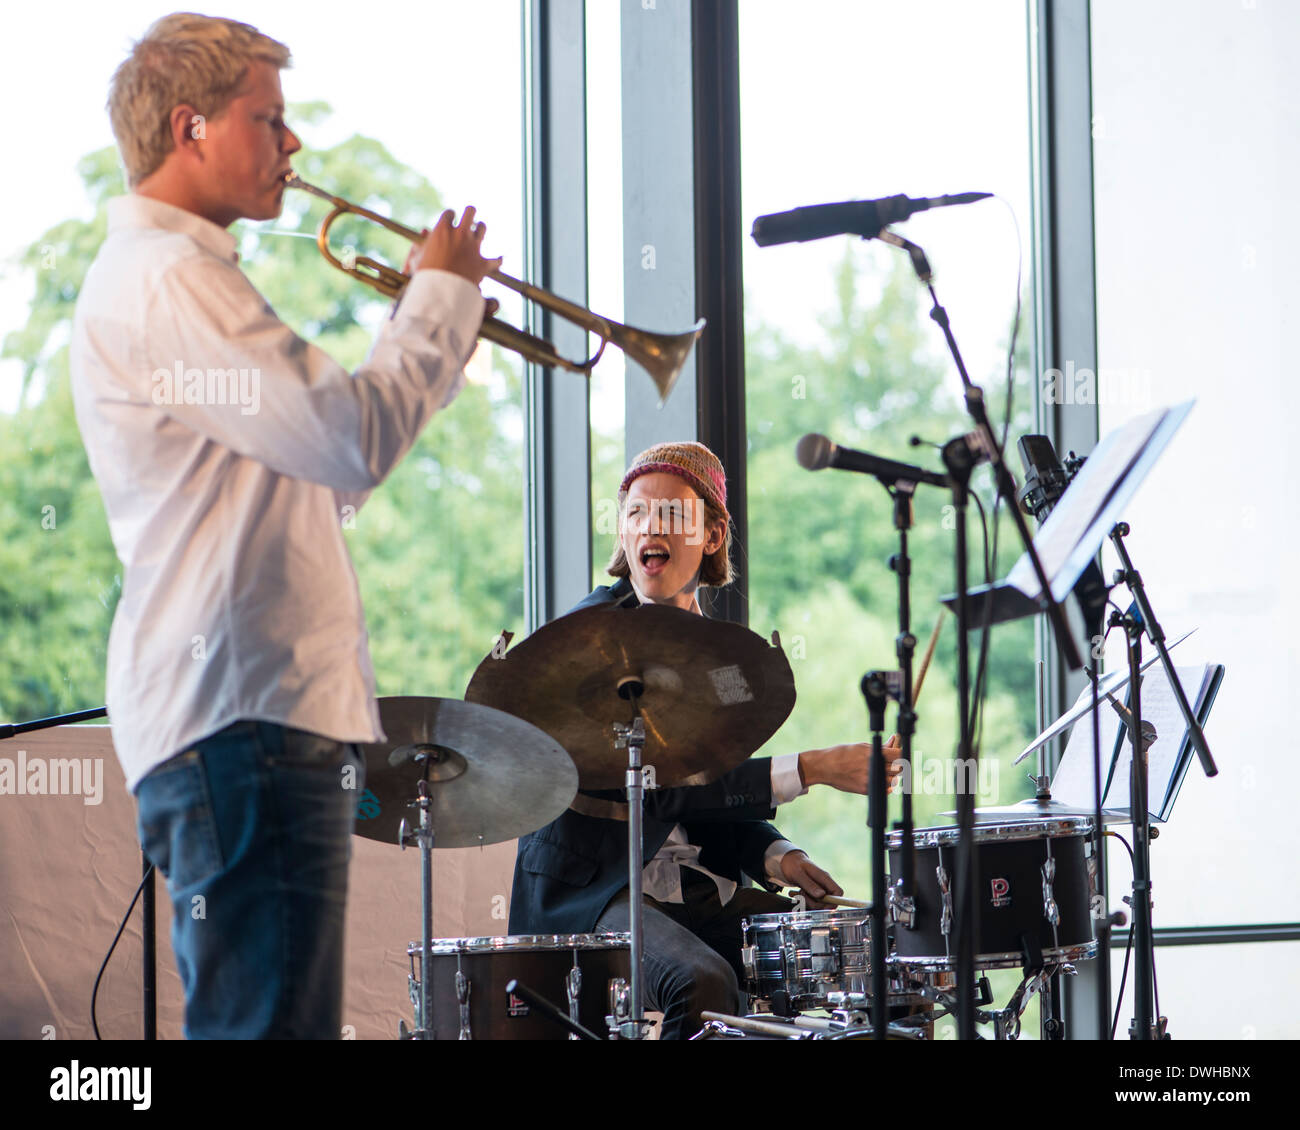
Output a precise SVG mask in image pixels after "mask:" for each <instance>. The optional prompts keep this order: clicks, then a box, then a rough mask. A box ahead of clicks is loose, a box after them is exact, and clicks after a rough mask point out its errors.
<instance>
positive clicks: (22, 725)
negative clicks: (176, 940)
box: [0, 706, 158, 1040]
mask: <svg viewBox="0 0 1300 1130" xmlns="http://www.w3.org/2000/svg"><path fill="white" fill-rule="evenodd" d="M107 717H108V709H107V708H106V707H103V706H97V707H95V708H93V709H91V710H75V711H73V712H72V713H71V714H56V715H53V716H52V717H49V718H37V719H36V720H35V721H32V722H13V723H6V724H5V725H0V741H4V740H5V739H6V738H14V737H17V736H18V735H19V734H29V733H31V732H32V731H33V730H47V729H51V728H52V727H54V726H70V725H72V724H73V723H75V722H92V721H94V720H95V719H96V718H107ZM153 869H154V867H153V864H152V863H151V862H150V861H149V857H148V856H147V855H145V853H144V847H143V846H141V848H140V878H141V881H142V882H144V897H143V898H142V900H141V903H140V916H141V922H140V931H141V937H140V940H141V943H142V945H141V950H142V952H141V955H140V962H141V969H140V972H141V982H140V1012H141V1016H142V1018H143V1027H144V1039H146V1040H156V1039H157V1038H158V956H157V939H156V937H155V932H154V931H155V922H156V920H157V904H156V891H155V882H156V880H155V879H154V877H153V874H152V872H153Z"/></svg>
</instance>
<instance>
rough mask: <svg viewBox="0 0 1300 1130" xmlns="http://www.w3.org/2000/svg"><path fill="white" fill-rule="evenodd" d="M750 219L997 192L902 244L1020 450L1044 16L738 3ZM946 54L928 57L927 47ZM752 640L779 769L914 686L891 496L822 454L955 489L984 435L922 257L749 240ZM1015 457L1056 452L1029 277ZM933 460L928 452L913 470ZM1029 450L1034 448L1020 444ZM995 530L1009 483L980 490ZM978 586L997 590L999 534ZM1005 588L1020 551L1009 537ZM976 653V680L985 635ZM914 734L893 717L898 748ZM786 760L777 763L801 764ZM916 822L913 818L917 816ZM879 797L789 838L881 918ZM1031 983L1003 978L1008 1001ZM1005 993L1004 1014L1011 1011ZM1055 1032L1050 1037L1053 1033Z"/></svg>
mask: <svg viewBox="0 0 1300 1130" xmlns="http://www.w3.org/2000/svg"><path fill="white" fill-rule="evenodd" d="M740 35H741V56H740V73H741V120H742V131H743V133H742V157H743V214H744V217H745V223H746V225H748V224H749V223H750V222H751V221H752V220H753V218H754V217H755V216H758V215H761V214H764V213H768V212H774V211H779V210H782V209H786V208H792V207H797V206H800V205H805V204H813V203H820V202H829V201H837V200H847V199H854V198H859V199H866V198H872V197H879V196H888V195H892V194H895V193H906V194H907V195H910V196H935V195H939V194H941V193H950V192H963V191H988V192H994V193H997V194H998V196H999V197H1001V198H1002V199H1001V200H1000V201H985V202H983V203H981V204H979V205H976V206H973V207H965V208H953V209H950V210H947V211H932V212H929V213H926V214H924V215H923V216H919V217H917V218H916V219H914V220H913V221H911V222H910V223H908V224H906V225H904V226H902V227H900V229H899V230H900V234H906V235H907V236H908V237H910V238H911V239H913V240H915V241H916V242H918V243H919V244H921V245H922V246H923V247H924V248H925V250H926V251H927V252H928V254H929V258H930V260H931V263H932V265H933V267H934V269H935V272H936V280H935V286H936V290H937V293H938V295H939V298H940V300H941V301H942V302H943V303H944V305H945V306H946V307H947V309H948V311H949V314H950V316H951V319H952V324H953V328H954V332H955V334H956V337H957V340H958V343H959V345H960V346H961V348H962V351H963V354H964V357H965V360H966V364H967V367H968V369H969V371H970V373H971V376H972V379H973V380H974V381H975V382H976V383H977V384H979V385H981V386H982V387H983V388H984V389H985V392H986V393H987V394H988V401H989V406H990V413H991V415H992V416H993V417H994V418H995V419H996V420H997V421H998V427H999V431H1000V430H1001V426H1002V413H1003V407H1004V404H1005V401H1006V382H1007V353H1008V349H1009V347H1010V344H1011V334H1012V324H1013V316H1014V312H1015V308H1016V283H1017V263H1018V260H1017V256H1018V254H1019V255H1020V256H1021V257H1022V258H1023V259H1024V260H1025V261H1026V263H1027V262H1028V258H1029V248H1028V246H1027V245H1026V246H1024V247H1021V248H1018V247H1017V233H1016V224H1017V223H1018V224H1019V225H1020V229H1021V231H1022V233H1024V235H1025V237H1026V238H1028V232H1029V188H1030V177H1029V127H1028V97H1027V91H1028V54H1027V40H1026V26H1025V10H1024V5H1022V4H1018V3H1003V4H981V5H970V4H961V3H948V2H931V3H917V4H906V5H899V4H886V3H868V4H864V3H860V2H853V3H848V2H845V3H829V2H828V3H821V4H818V5H816V6H815V7H814V8H810V9H808V10H807V11H806V12H805V13H803V14H802V15H801V17H800V18H798V19H792V18H791V10H790V8H789V6H788V5H785V4H781V3H777V2H775V0H745V3H743V4H741V5H740ZM922 43H923V44H924V45H925V46H924V51H920V50H918V49H917V45H919V44H922ZM744 254H745V258H744V271H745V330H746V361H745V363H746V387H745V394H746V398H747V406H746V411H747V417H748V419H747V424H748V444H749V466H748V474H749V540H748V545H747V546H746V550H747V552H748V555H749V567H750V571H751V572H750V593H749V597H750V624H751V627H753V628H754V630H756V631H758V632H760V633H766V632H769V631H770V630H771V629H773V628H776V629H779V631H780V633H781V639H782V643H783V644H784V646H785V648H786V650H787V653H788V654H789V655H790V658H791V662H792V665H793V667H794V671H795V677H796V680H797V686H798V693H799V701H798V703H797V705H796V707H795V711H794V715H793V717H792V718H791V720H790V721H789V722H788V723H787V724H786V726H785V727H784V728H783V729H782V731H781V733H780V734H779V735H778V738H777V740H776V741H774V742H773V743H771V745H770V747H769V749H768V750H766V751H765V752H769V753H776V752H787V751H794V750H799V749H812V748H816V747H820V746H825V745H828V744H831V743H835V742H845V741H851V740H865V739H866V738H867V737H868V731H867V718H866V710H865V707H864V703H863V700H862V696H861V694H860V692H859V690H858V683H859V679H860V678H861V676H862V674H863V673H864V672H865V671H866V670H868V669H871V668H893V667H896V666H897V661H896V659H895V650H894V637H895V634H896V632H897V625H898V620H897V607H898V602H897V591H898V590H897V578H896V576H895V575H894V573H892V572H891V571H890V569H889V567H888V564H887V561H888V558H889V557H890V555H891V554H893V553H894V552H895V551H896V549H897V536H896V533H895V531H894V528H893V522H892V504H891V502H890V500H889V498H888V496H887V495H886V494H885V492H884V490H883V488H882V487H881V486H879V484H877V483H876V481H875V480H874V479H868V478H866V477H864V476H857V475H847V474H840V473H837V472H835V471H827V472H825V473H822V474H818V475H813V474H810V473H808V472H806V471H803V470H801V469H800V468H799V466H798V464H797V463H796V461H795V444H796V442H797V441H798V439H799V437H800V436H801V435H803V434H804V433H807V432H820V433H824V434H826V435H829V436H830V437H831V438H832V439H833V440H835V441H836V442H837V443H840V444H843V445H847V446H851V447H857V448H862V449H865V450H868V451H871V452H874V453H877V454H880V455H884V456H888V457H892V458H896V459H903V460H906V461H908V462H917V463H921V464H923V465H926V466H929V467H932V468H935V469H937V470H942V465H941V463H940V461H939V458H938V452H937V451H936V450H935V449H934V448H933V447H932V446H929V445H931V444H942V443H943V442H944V441H946V440H948V439H949V438H951V437H953V436H954V435H958V434H961V433H963V432H965V431H968V430H970V428H971V423H970V421H969V418H968V417H966V416H965V414H964V410H963V408H962V404H961V384H960V380H959V377H958V375H957V373H956V371H955V369H954V366H953V363H952V361H951V359H950V357H949V355H948V353H947V351H946V347H945V344H944V340H943V337H942V335H941V333H940V332H939V330H938V328H937V327H936V326H935V325H934V324H933V323H932V322H931V321H930V320H929V318H928V316H927V315H928V312H929V308H930V303H929V301H928V298H927V296H926V295H925V292H924V290H923V288H922V287H921V286H920V284H919V283H918V281H917V279H916V277H915V275H914V274H913V273H912V270H911V267H910V265H909V262H908V259H907V257H906V256H905V255H904V254H903V253H902V252H901V251H897V250H895V249H892V248H889V247H887V246H885V245H882V244H879V243H870V244H864V243H861V242H858V241H852V240H850V239H849V237H842V238H837V239H828V240H823V241H820V242H816V243H807V244H794V245H789V246H783V247H774V248H768V249H760V248H758V247H756V246H755V245H754V244H753V243H752V242H751V241H749V240H748V239H747V240H746V241H745V253H744ZM1021 289H1022V293H1023V294H1024V295H1025V302H1026V306H1025V309H1024V310H1023V311H1022V312H1021V318H1020V335H1019V340H1018V348H1017V358H1016V372H1017V381H1016V386H1015V399H1014V407H1013V415H1012V423H1011V436H1012V437H1013V438H1014V437H1015V436H1018V435H1019V434H1021V433H1022V432H1025V431H1029V430H1032V420H1033V409H1034V404H1033V392H1032V386H1031V382H1030V381H1029V379H1028V373H1029V368H1030V366H1029V343H1030V339H1031V337H1032V333H1031V330H1030V327H1031V326H1032V311H1031V310H1030V309H1029V307H1028V300H1029V294H1030V287H1029V279H1028V276H1027V273H1026V275H1025V277H1024V278H1022V279H1021ZM914 435H915V436H918V437H920V439H921V440H922V441H923V442H922V445H921V446H912V445H911V442H910V441H911V437H912V436H914ZM1013 450H1014V445H1013ZM975 482H976V486H977V490H978V493H979V494H980V495H981V497H982V499H983V500H984V504H985V507H986V509H990V501H991V498H992V491H991V481H990V479H989V477H988V472H987V469H985V470H983V471H981V472H980V473H979V474H978V475H977V476H976V480H975ZM950 504H951V498H950V497H948V496H947V495H945V494H943V493H940V492H937V491H934V490H933V489H931V488H922V490H921V493H920V494H918V496H917V498H916V506H915V527H914V529H913V531H912V536H911V547H910V548H911V554H912V557H913V576H912V601H913V623H912V631H913V633H914V634H915V635H916V636H917V637H918V640H919V647H918V653H917V659H918V663H919V660H920V655H921V653H922V652H923V651H924V649H925V645H926V642H927V639H928V637H929V635H930V633H931V630H932V629H933V627H934V624H935V622H936V619H937V618H938V613H939V604H938V598H939V596H940V595H942V594H944V593H948V592H951V591H952V589H953V587H954V586H953V580H954V560H953V559H954V548H955V547H954V532H953V521H952V518H953V511H952V508H951V505H950ZM970 518H971V526H970V534H971V542H972V547H973V548H972V553H971V568H972V577H973V579H975V580H978V579H982V576H983V565H982V563H981V552H980V548H981V545H982V542H981V535H980V524H979V517H978V512H977V511H976V510H975V509H974V508H973V507H972V509H971V511H970ZM999 536H1000V540H999V544H998V550H999V565H1000V568H1001V570H1002V571H1005V569H1006V568H1007V566H1008V565H1009V564H1010V563H1011V562H1012V561H1013V560H1014V559H1015V557H1016V556H1017V555H1018V553H1019V549H1020V547H1019V546H1018V544H1017V543H1016V541H1015V533H1014V530H1013V529H1012V528H1011V526H1010V523H1009V522H1008V521H1006V520H1005V518H1004V520H1003V521H1002V522H1001V523H1000V524H999ZM1033 639H1034V638H1033V630H1032V626H1031V625H1030V624H1029V623H1028V622H1022V623H1018V624H1010V625H1004V626H1001V627H998V628H996V629H994V631H993V634H992V650H991V655H990V660H989V676H988V684H989V692H988V699H987V704H986V709H985V721H984V728H983V743H982V757H983V759H984V763H985V764H984V771H983V776H982V780H981V782H980V793H979V797H978V803H980V804H998V803H1009V802H1011V801H1014V800H1017V799H1020V798H1021V797H1024V796H1027V795H1030V791H1031V787H1030V785H1029V782H1028V780H1027V779H1026V776H1025V774H1024V772H1023V771H1022V770H1020V769H1013V768H1012V766H1011V759H1012V757H1013V756H1014V755H1015V754H1016V753H1017V752H1018V750H1019V749H1020V748H1022V747H1023V745H1024V744H1025V742H1026V741H1027V739H1028V738H1029V737H1031V736H1032V734H1033V728H1034V723H1035V714H1034V694H1033V678H1034V675H1033V672H1034V642H1033ZM955 640H956V632H955V624H954V622H953V620H952V618H951V617H948V622H947V624H946V625H945V627H944V628H943V634H942V635H941V637H940V644H939V648H938V651H937V653H936V658H935V661H934V666H933V667H932V668H931V670H930V672H929V674H928V676H927V678H926V681H925V684H924V690H923V694H922V697H921V700H920V703H919V711H918V712H919V715H920V723H919V731H918V734H917V738H916V745H915V749H916V754H915V758H916V760H915V767H916V772H915V773H914V778H913V793H914V805H915V808H914V815H915V820H916V822H917V824H918V825H919V826H924V825H937V824H949V823H952V818H951V817H947V816H944V815H943V813H944V812H945V811H949V810H951V809H952V808H953V807H954V799H953V773H952V762H953V758H954V757H955V755H956V741H957V708H956V689H955V650H954V644H955ZM973 642H974V643H975V645H976V646H975V647H974V648H973V649H972V661H974V658H975V655H976V651H977V645H978V635H976V636H975V638H974V641H973ZM893 717H894V713H893V711H892V710H891V712H890V722H891V724H892V721H893ZM778 746H779V748H777V747H778ZM899 805H900V801H899V798H897V797H896V798H894V800H893V801H892V802H891V818H892V819H897V818H898V817H900V816H901V809H900V807H899ZM865 811H866V802H865V799H863V798H857V797H852V796H847V795H844V794H840V793H833V792H831V791H830V790H827V789H820V788H819V789H814V790H813V791H812V792H811V793H809V794H808V795H807V796H805V797H803V798H801V799H799V800H798V801H795V802H794V803H793V804H790V805H788V806H786V807H783V808H782V809H781V810H780V812H779V813H778V817H777V822H778V824H779V825H780V827H781V829H782V830H783V831H784V832H785V833H786V834H787V835H788V836H789V837H790V838H791V839H792V840H794V841H796V842H797V843H798V844H799V845H800V846H802V847H804V848H806V849H807V850H808V851H809V853H810V854H811V855H812V857H813V858H814V859H815V860H817V861H818V862H819V863H821V864H822V865H823V866H824V867H826V868H827V870H829V871H830V873H831V874H832V875H834V876H835V877H836V878H837V880H838V881H839V882H840V884H841V885H842V886H843V887H844V888H845V889H846V890H847V891H848V892H849V893H850V894H855V895H858V896H859V897H867V896H868V892H869V888H870V853H869V851H868V833H867V829H866V827H865ZM1016 976H1017V975H1016V974H1008V975H1005V976H1003V975H997V976H995V978H994V980H995V985H994V988H995V993H996V995H997V997H998V999H999V1000H1004V999H1005V998H1006V996H1007V994H1008V993H1009V991H1010V987H1011V986H1012V985H1013V984H1014V980H1015V978H1016ZM1004 989H1005V991H1004ZM1035 1015H1036V1012H1035V1013H1031V1014H1030V1015H1029V1017H1028V1018H1027V1022H1026V1030H1027V1032H1032V1031H1033V1030H1034V1029H1035V1027H1036V1025H1035V1020H1034V1017H1035Z"/></svg>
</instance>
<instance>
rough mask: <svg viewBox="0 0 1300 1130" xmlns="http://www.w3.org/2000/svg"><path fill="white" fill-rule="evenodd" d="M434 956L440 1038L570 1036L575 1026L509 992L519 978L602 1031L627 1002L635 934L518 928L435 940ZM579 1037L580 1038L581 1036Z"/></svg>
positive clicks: (416, 951) (435, 1034) (415, 957)
mask: <svg viewBox="0 0 1300 1130" xmlns="http://www.w3.org/2000/svg"><path fill="white" fill-rule="evenodd" d="M406 952H407V955H408V956H409V957H410V959H411V973H410V976H409V978H408V988H409V991H410V997H411V1004H412V1005H413V1006H414V1009H415V1027H416V1030H417V1031H418V1030H419V1028H420V1026H421V1024H420V1021H421V1018H420V943H419V942H412V943H411V944H410V945H409V946H408V947H407V949H406ZM431 952H432V956H431V957H430V959H429V968H430V971H431V972H430V986H431V987H430V990H429V1010H430V1012H432V1014H433V1015H432V1017H430V1022H429V1028H430V1029H431V1032H430V1039H434V1040H567V1039H569V1038H570V1035H569V1033H568V1031H566V1030H565V1029H564V1028H563V1027H562V1026H561V1025H559V1024H556V1023H555V1022H554V1021H553V1020H549V1019H548V1018H547V1017H545V1016H542V1015H541V1014H539V1013H537V1012H535V1011H534V1010H532V1009H530V1008H529V1006H528V1005H526V1004H525V1003H524V1002H523V1001H521V1000H520V999H519V998H518V997H515V996H512V995H511V994H509V993H507V992H506V985H507V984H509V983H510V982H511V981H514V980H519V981H522V982H523V983H524V984H525V985H527V986H528V987H529V988H530V989H532V990H533V991H534V992H537V993H540V994H542V995H543V996H544V997H547V998H549V999H550V1000H551V1001H552V1002H553V1003H554V1004H555V1005H556V1006H557V1007H558V1008H560V1009H561V1010H562V1011H567V1012H568V1014H569V1017H570V1018H571V1019H573V1020H576V1021H578V1023H579V1024H581V1025H583V1027H585V1028H588V1029H590V1030H591V1031H592V1032H594V1033H596V1035H598V1036H603V1035H605V1034H606V1033H607V1032H608V1025H607V1024H606V1022H605V1017H606V1016H608V1015H610V1014H611V1013H612V1012H614V1013H616V1012H618V1011H620V1009H621V1008H622V1007H624V1005H625V1004H626V998H627V995H628V994H627V986H628V984H629V983H630V980H631V976H632V974H631V968H632V961H631V956H632V935H631V934H616V933H604V934H518V935H511V936H504V937H497V938H436V939H434V941H433V945H432V951H431ZM575 1038H576V1037H575Z"/></svg>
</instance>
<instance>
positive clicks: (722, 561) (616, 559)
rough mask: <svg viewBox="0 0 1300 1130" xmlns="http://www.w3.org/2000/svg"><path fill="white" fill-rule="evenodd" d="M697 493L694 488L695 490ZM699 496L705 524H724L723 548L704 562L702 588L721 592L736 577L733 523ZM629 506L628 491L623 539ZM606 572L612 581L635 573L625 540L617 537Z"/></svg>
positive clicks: (622, 498) (621, 500)
mask: <svg viewBox="0 0 1300 1130" xmlns="http://www.w3.org/2000/svg"><path fill="white" fill-rule="evenodd" d="M691 489H692V490H695V488H694V487H692V488H691ZM695 493H696V496H697V497H699V499H700V501H701V502H702V503H704V520H705V522H706V523H707V524H708V525H710V526H712V525H713V524H714V523H715V522H721V523H722V545H720V546H719V547H718V549H717V551H716V552H715V553H707V554H705V555H704V560H703V561H701V562H700V587H701V588H721V587H722V586H723V585H729V584H731V582H732V579H733V578H734V576H735V570H734V569H733V568H732V565H731V519H730V518H729V517H727V515H726V514H725V513H724V512H723V511H722V510H720V509H718V507H717V506H716V505H715V504H714V503H713V502H711V501H709V499H707V498H705V497H703V496H702V495H700V493H699V491H695ZM626 505H627V491H625V490H621V491H619V492H618V525H619V531H620V535H621V532H622V528H623V512H624V507H625V506H626ZM605 572H606V573H608V574H609V575H610V576H611V577H626V576H629V575H630V574H631V572H632V570H631V568H630V567H629V565H628V563H627V554H625V553H624V552H623V539H622V537H621V536H616V540H615V542H614V553H613V556H611V557H610V559H609V564H608V565H606V566H605Z"/></svg>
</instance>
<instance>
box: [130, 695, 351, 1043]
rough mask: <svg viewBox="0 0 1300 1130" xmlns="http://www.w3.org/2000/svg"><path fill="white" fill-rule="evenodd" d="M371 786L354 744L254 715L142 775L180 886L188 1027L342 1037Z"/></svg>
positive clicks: (247, 1034)
mask: <svg viewBox="0 0 1300 1130" xmlns="http://www.w3.org/2000/svg"><path fill="white" fill-rule="evenodd" d="M364 788H365V762H364V761H363V760H362V758H361V752H360V750H358V749H357V747H356V746H355V745H351V744H345V743H343V742H336V741H334V740H332V739H330V738H323V737H320V736H318V735H316V734H309V733H305V732H304V731H301V730H293V729H289V728H287V727H285V726H279V725H276V724H274V723H270V722H254V721H246V722H236V723H234V724H233V725H230V726H227V727H226V728H225V729H224V730H222V731H221V732H220V733H217V734H213V735H212V736H211V737H208V738H204V739H203V740H202V741H199V742H195V743H194V745H193V746H192V747H191V748H190V749H189V750H187V751H186V752H184V753H181V754H178V755H177V756H176V757H173V758H172V759H171V760H169V761H165V762H163V763H162V764H161V765H159V766H158V767H157V768H156V769H154V770H153V771H152V772H151V773H149V774H148V775H147V776H146V777H145V778H144V780H142V781H141V782H140V784H139V786H138V788H137V789H136V799H137V802H138V820H139V834H140V842H141V844H142V845H143V846H144V850H145V851H146V853H148V856H149V858H150V859H151V860H152V861H153V862H154V863H155V864H156V865H157V867H158V870H159V871H161V872H162V873H163V876H164V877H165V878H166V880H167V890H168V892H169V894H170V895H171V900H172V948H173V949H174V950H175V953H176V966H177V969H178V971H179V973H180V977H181V984H182V986H184V989H185V1035H186V1036H187V1037H188V1038H189V1039H191V1040H194V1039H227V1040H229V1039H316V1040H337V1039H339V1037H340V1035H341V1031H340V1029H341V1012H342V1003H343V925H344V919H343V910H344V903H345V901H346V898H347V885H348V859H349V856H350V853H351V844H352V830H353V825H354V823H355V820H356V806H357V798H358V797H360V795H361V792H362V790H364Z"/></svg>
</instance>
